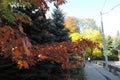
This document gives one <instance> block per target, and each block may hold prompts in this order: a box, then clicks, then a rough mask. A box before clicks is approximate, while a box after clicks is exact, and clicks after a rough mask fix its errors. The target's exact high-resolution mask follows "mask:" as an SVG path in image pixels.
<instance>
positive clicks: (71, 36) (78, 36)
mask: <svg viewBox="0 0 120 80" xmlns="http://www.w3.org/2000/svg"><path fill="white" fill-rule="evenodd" d="M70 38H71V40H72V42H75V41H77V40H79V39H81V38H82V36H81V35H80V34H79V33H77V32H74V33H72V34H71V35H70Z"/></svg>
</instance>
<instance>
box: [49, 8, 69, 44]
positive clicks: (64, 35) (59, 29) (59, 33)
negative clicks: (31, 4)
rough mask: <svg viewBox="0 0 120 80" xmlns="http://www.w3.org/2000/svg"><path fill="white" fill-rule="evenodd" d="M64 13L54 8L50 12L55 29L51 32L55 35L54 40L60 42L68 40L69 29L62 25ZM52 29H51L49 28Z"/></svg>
mask: <svg viewBox="0 0 120 80" xmlns="http://www.w3.org/2000/svg"><path fill="white" fill-rule="evenodd" d="M64 18H65V16H64V14H63V13H62V11H61V10H60V9H59V8H58V9H54V11H53V14H52V19H53V22H54V24H55V26H56V27H55V28H54V29H55V30H54V31H53V34H54V36H55V42H62V41H66V40H69V37H68V32H69V30H68V29H66V28H65V26H64ZM51 31H52V30H51Z"/></svg>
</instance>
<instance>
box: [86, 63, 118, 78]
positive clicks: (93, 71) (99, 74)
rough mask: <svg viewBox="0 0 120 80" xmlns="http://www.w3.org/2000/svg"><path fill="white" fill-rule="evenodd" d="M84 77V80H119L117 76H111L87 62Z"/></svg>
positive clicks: (99, 67)
mask: <svg viewBox="0 0 120 80" xmlns="http://www.w3.org/2000/svg"><path fill="white" fill-rule="evenodd" d="M84 76H85V78H86V80H120V78H119V77H118V76H115V75H113V74H112V73H110V72H109V71H107V70H106V69H104V68H102V67H101V66H99V65H97V64H94V63H89V62H86V66H85V68H84Z"/></svg>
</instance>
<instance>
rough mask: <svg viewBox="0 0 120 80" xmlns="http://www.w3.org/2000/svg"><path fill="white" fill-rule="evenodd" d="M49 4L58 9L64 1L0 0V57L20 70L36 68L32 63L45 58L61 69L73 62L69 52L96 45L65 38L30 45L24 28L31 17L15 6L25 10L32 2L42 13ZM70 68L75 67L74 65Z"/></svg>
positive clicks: (76, 52)
mask: <svg viewBox="0 0 120 80" xmlns="http://www.w3.org/2000/svg"><path fill="white" fill-rule="evenodd" d="M48 3H54V6H55V7H57V8H58V7H59V6H60V5H62V4H65V3H66V0H47V1H46V0H0V58H3V57H4V58H6V59H10V60H11V61H12V62H13V63H16V65H17V66H18V67H19V69H26V68H27V69H30V70H32V71H34V70H33V69H35V70H36V68H35V67H33V65H35V64H37V63H38V62H39V61H44V60H48V61H50V63H52V64H54V63H58V64H59V65H60V66H61V67H62V68H63V69H66V68H70V66H72V65H73V63H72V61H71V60H70V59H71V58H72V56H71V53H75V54H79V55H82V54H83V51H84V50H85V48H86V47H90V48H94V47H95V46H96V44H95V43H93V42H91V41H90V40H87V39H81V40H79V41H78V42H74V43H72V42H70V41H65V42H60V43H52V44H49V45H48V44H46V45H32V44H31V42H30V40H29V38H28V37H27V36H26V34H25V33H24V29H23V25H24V24H28V25H33V23H32V19H31V18H30V16H28V15H27V14H25V13H24V12H22V11H20V10H17V9H16V8H18V7H20V8H22V9H24V10H25V9H26V8H31V7H32V6H33V5H34V6H35V7H36V8H37V9H40V10H42V11H43V12H44V13H45V12H46V11H47V10H48V9H49V6H48V5H47V4H48ZM1 60H5V59H1ZM76 61H79V62H81V61H82V58H79V59H77V58H76ZM2 63H4V61H3V62H2ZM10 65H11V64H10ZM37 65H38V64H37ZM10 67H11V66H10ZM31 67H32V69H31ZM72 67H76V65H75V66H72ZM3 68H6V67H5V66H2V67H1V69H2V70H3V72H4V69H3ZM7 68H8V67H7ZM14 69H16V68H14ZM28 71H29V70H28ZM36 71H37V70H36ZM5 72H6V71H5ZM9 72H10V71H8V72H7V73H9ZM25 72H26V70H25ZM20 73H22V72H20ZM28 73H29V72H28ZM33 73H37V72H33ZM41 75H42V74H41ZM17 76H18V75H17ZM19 76H20V75H19ZM24 76H25V75H22V76H21V77H24ZM29 76H30V75H29ZM29 76H27V77H29ZM2 77H3V78H5V77H4V76H2ZM9 77H10V76H9ZM37 77H38V76H37ZM10 78H11V77H10ZM38 78H39V77H38ZM8 79H9V78H8ZM11 79H12V78H11ZM31 79H32V78H31ZM33 79H34V78H33ZM68 79H69V78H67V80H68ZM12 80H13V79H12ZM25 80H26V79H25ZM44 80H48V79H47V78H46V79H44ZM57 80H58V79H57Z"/></svg>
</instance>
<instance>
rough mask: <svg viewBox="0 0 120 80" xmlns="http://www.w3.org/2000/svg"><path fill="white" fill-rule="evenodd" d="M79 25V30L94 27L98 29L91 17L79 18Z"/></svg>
mask: <svg viewBox="0 0 120 80" xmlns="http://www.w3.org/2000/svg"><path fill="white" fill-rule="evenodd" d="M79 27H80V28H81V31H83V30H85V29H96V30H98V29H99V28H98V26H97V25H96V22H95V21H94V20H93V19H91V18H85V19H80V20H79Z"/></svg>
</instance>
